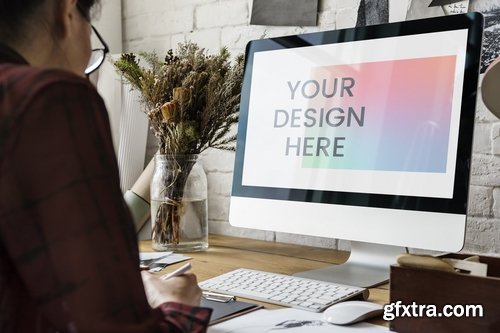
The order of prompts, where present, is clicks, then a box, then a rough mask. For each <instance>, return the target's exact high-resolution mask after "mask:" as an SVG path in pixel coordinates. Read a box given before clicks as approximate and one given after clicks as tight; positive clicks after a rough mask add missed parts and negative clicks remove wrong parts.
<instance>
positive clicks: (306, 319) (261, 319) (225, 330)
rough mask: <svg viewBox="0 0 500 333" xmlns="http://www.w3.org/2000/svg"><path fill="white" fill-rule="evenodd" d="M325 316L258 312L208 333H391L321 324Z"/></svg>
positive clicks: (384, 329)
mask: <svg viewBox="0 0 500 333" xmlns="http://www.w3.org/2000/svg"><path fill="white" fill-rule="evenodd" d="M322 318H323V313H315V312H310V311H303V310H298V309H292V308H287V309H279V310H258V311H255V312H252V313H249V314H247V315H244V316H241V317H237V318H235V319H231V320H228V321H225V322H223V323H220V324H218V325H214V326H211V327H209V328H208V333H230V332H231V333H266V332H272V333H274V332H280V333H286V332H290V333H332V332H333V333H334V332H340V333H350V332H353V333H355V332H371V333H378V332H389V328H387V327H384V326H378V325H373V324H368V323H358V324H355V325H350V326H337V325H332V324H329V323H327V322H325V321H323V320H322Z"/></svg>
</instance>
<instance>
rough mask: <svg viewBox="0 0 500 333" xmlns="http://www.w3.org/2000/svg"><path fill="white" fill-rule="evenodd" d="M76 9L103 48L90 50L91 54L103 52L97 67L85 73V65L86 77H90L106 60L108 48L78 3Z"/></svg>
mask: <svg viewBox="0 0 500 333" xmlns="http://www.w3.org/2000/svg"><path fill="white" fill-rule="evenodd" d="M76 8H77V9H78V11H79V12H80V14H82V16H83V17H84V18H85V20H86V21H87V22H88V23H89V24H90V27H91V28H92V31H93V32H94V33H95V35H96V36H97V39H98V40H99V42H100V43H101V44H102V46H103V48H97V49H92V52H95V51H102V52H103V57H102V59H101V60H100V61H99V62H98V63H97V65H96V66H95V67H94V68H93V69H92V70H91V71H89V72H87V68H89V66H88V65H87V68H85V74H86V75H90V74H91V73H93V72H95V71H96V70H97V69H98V68H99V67H101V65H102V63H103V62H104V59H105V58H106V54H108V53H109V47H108V44H107V43H106V42H105V41H104V38H102V36H101V34H100V33H99V32H98V31H97V29H96V28H95V27H94V25H93V24H92V23H90V18H89V17H88V15H86V14H85V11H84V10H83V8H82V6H81V5H80V3H79V2H77V3H76ZM91 58H92V55H91ZM91 58H90V59H91ZM90 59H89V60H90Z"/></svg>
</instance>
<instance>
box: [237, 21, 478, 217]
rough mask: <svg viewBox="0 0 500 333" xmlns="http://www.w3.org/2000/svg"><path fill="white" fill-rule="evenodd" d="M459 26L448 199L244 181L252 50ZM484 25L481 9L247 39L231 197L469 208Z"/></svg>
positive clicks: (432, 208)
mask: <svg viewBox="0 0 500 333" xmlns="http://www.w3.org/2000/svg"><path fill="white" fill-rule="evenodd" d="M459 29H467V30H468V34H467V36H468V37H467V47H466V65H465V66H466V67H465V69H464V81H463V93H462V100H461V112H460V125H459V137H458V148H457V158H456V169H455V170H456V171H455V177H454V188H453V197H452V198H450V199H446V198H433V197H417V196H404V195H386V194H372V193H353V192H340V191H321V190H306V189H293V188H290V189H288V188H275V187H258V186H244V185H242V177H243V165H244V156H245V140H246V133H247V123H248V107H249V100H250V94H251V79H252V68H253V59H254V54H255V53H257V52H261V51H270V50H279V49H285V48H300V47H308V46H314V45H324V44H331V43H344V42H352V41H360V40H369V39H378V38H388V37H396V36H408V35H416V34H426V33H434V32H442V31H452V30H459ZM482 29H483V18H482V15H481V14H479V13H467V14H461V15H452V16H445V17H438V18H429V19H422V20H413V21H403V22H396V23H388V24H381V25H373V26H366V27H357V28H349V29H341V30H332V31H323V32H314V33H307V34H299V35H290V36H284V37H276V38H268V39H260V40H254V41H250V42H249V43H248V45H247V48H246V59H245V74H244V80H243V87H242V94H241V104H240V115H239V124H238V136H237V150H236V156H235V168H234V175H233V187H232V196H233V197H247V198H258V199H272V200H287V201H299V202H310V203H318V204H335V205H348V206H362V207H373V208H387V209H397V210H413V211H424V212H436V213H450V214H461V215H465V214H466V213H467V201H468V186H469V180H470V167H471V154H472V138H473V130H474V117H475V106H476V95H477V84H478V74H479V68H480V54H481V44H482ZM269 162H270V161H263V163H269ZM231 223H232V222H231Z"/></svg>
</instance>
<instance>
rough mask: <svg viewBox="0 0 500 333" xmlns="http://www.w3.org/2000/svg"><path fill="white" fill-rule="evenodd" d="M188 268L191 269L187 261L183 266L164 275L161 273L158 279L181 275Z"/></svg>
mask: <svg viewBox="0 0 500 333" xmlns="http://www.w3.org/2000/svg"><path fill="white" fill-rule="evenodd" d="M190 269H191V263H190V262H188V263H187V264H185V265H184V266H182V267H180V268H178V269H176V270H175V271H173V272H171V273H168V274H165V275H162V276H161V277H160V279H162V280H168V279H170V278H173V277H174V276H179V275H182V274H184V273H186V272H187V271H189V270H190Z"/></svg>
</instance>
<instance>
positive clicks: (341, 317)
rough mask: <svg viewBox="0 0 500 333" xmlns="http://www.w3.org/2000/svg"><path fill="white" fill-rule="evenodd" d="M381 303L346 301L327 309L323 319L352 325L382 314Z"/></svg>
mask: <svg viewBox="0 0 500 333" xmlns="http://www.w3.org/2000/svg"><path fill="white" fill-rule="evenodd" d="M382 311H383V307H382V305H380V304H377V303H372V302H366V301H345V302H340V303H337V304H334V305H332V306H330V307H329V308H328V309H326V310H325V312H324V313H323V319H324V320H326V321H327V322H329V323H331V324H335V325H351V324H354V323H358V322H360V321H365V320H368V319H371V318H374V317H378V316H382Z"/></svg>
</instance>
